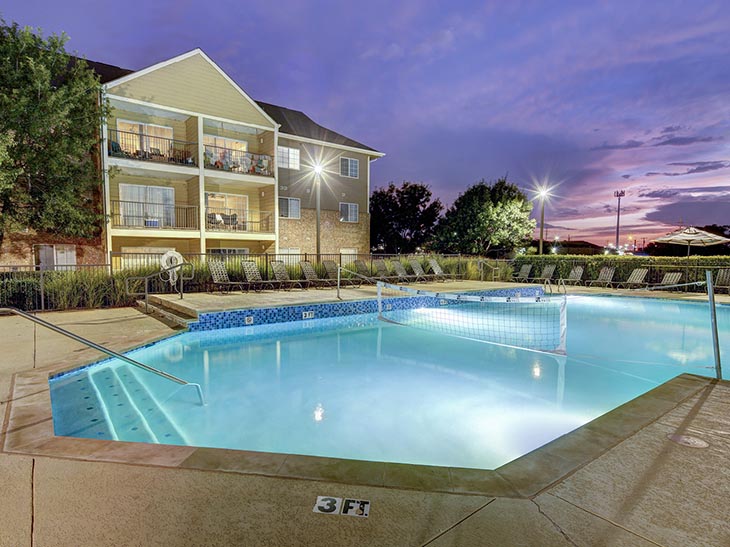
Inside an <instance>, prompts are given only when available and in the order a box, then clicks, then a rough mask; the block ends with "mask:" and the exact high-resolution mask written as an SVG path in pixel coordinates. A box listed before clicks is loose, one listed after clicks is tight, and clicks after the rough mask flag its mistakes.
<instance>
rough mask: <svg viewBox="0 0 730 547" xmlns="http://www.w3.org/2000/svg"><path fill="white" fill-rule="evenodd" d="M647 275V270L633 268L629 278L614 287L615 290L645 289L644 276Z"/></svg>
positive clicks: (646, 284)
mask: <svg viewBox="0 0 730 547" xmlns="http://www.w3.org/2000/svg"><path fill="white" fill-rule="evenodd" d="M648 273H649V268H634V271H633V272H631V275H629V278H628V279H627V280H626V281H622V282H621V283H618V284H617V285H616V288H626V289H633V288H638V287H646V286H648V283H647V282H646V281H645V279H646V274H648Z"/></svg>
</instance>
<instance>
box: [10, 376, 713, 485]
mask: <svg viewBox="0 0 730 547" xmlns="http://www.w3.org/2000/svg"><path fill="white" fill-rule="evenodd" d="M74 368H78V365H77V366H76V367H74ZM55 373H56V371H48V370H34V371H29V372H19V373H16V374H15V375H13V380H12V385H11V399H10V400H9V402H8V405H7V409H6V411H5V416H4V417H3V421H2V430H0V441H2V442H1V443H0V451H2V452H8V453H15V454H24V455H31V456H50V457H57V458H65V459H75V460H84V461H96V462H100V461H103V462H117V463H128V464H135V465H145V466H159V467H172V468H181V469H191V470H208V471H217V472H229V473H238V474H244V475H264V476H270V477H277V478H287V479H299V480H311V481H327V482H335V483H344V484H354V485H365V486H376V487H384V488H398V489H412V490H420V491H426V492H441V493H454V494H470V495H481V496H485V495H486V496H495V497H508V498H531V497H533V496H535V495H537V494H539V493H540V492H542V491H543V490H545V489H547V488H548V487H550V486H551V485H553V484H554V483H556V482H559V481H560V480H562V479H564V478H565V477H566V476H568V475H571V474H572V473H574V472H575V471H577V470H578V469H580V468H582V467H584V466H585V465H587V464H588V463H590V462H591V461H593V460H595V459H596V458H598V457H599V456H601V455H602V454H603V453H605V452H606V451H608V450H610V449H611V448H613V447H614V446H616V445H618V444H619V443H621V442H623V441H624V440H625V439H627V438H629V437H630V436H632V435H634V434H635V433H637V432H638V431H640V430H641V429H643V428H644V427H646V426H647V425H649V424H651V423H653V422H655V421H657V420H658V419H659V418H661V417H662V416H663V415H664V414H666V413H667V412H670V411H671V410H673V409H674V408H676V407H677V406H679V405H680V404H682V403H683V402H684V401H686V400H687V399H689V398H691V397H692V396H694V395H695V394H697V393H698V392H699V391H700V390H702V389H703V388H704V387H706V386H708V385H709V384H715V383H718V382H719V381H718V380H715V379H712V378H708V377H703V376H697V375H693V374H688V373H684V374H681V375H679V376H677V377H675V378H673V379H671V380H669V381H667V382H665V383H664V384H661V385H659V386H657V387H656V388H654V389H652V390H651V391H649V392H647V393H645V394H643V395H640V396H639V397H637V398H635V399H633V400H631V401H628V402H627V403H624V404H623V405H621V406H619V407H617V408H615V409H613V410H611V411H610V412H608V413H606V414H604V415H602V416H600V417H598V418H596V419H594V420H592V421H591V422H588V423H587V424H585V425H583V426H581V427H579V428H578V429H576V430H574V431H571V432H570V433H567V434H565V435H563V436H561V437H559V438H557V439H555V440H553V441H551V442H549V443H547V444H546V445H543V446H541V447H540V448H537V449H535V450H533V451H532V452H529V453H528V454H525V455H523V456H521V457H519V458H517V459H515V460H513V461H511V462H509V463H507V464H505V465H502V466H501V467H499V468H497V469H494V470H484V469H465V468H458V467H436V466H429V465H415V464H401V463H388V462H372V461H364V460H347V459H340V458H328V457H319V456H304V455H297V454H278V453H269V452H255V451H246V450H232V449H220V448H205V447H191V446H177V445H163V444H148V443H135V442H124V441H110V440H97V439H84V438H74V437H61V436H56V435H55V434H54V431H53V418H52V410H51V398H50V389H49V384H48V380H49V378H50V377H51V375H54V374H55ZM723 383H725V382H723Z"/></svg>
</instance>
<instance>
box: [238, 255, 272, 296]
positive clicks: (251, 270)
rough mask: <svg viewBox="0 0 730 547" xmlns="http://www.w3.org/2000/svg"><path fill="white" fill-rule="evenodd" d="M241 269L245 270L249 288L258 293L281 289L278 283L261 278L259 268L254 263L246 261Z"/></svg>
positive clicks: (242, 263)
mask: <svg viewBox="0 0 730 547" xmlns="http://www.w3.org/2000/svg"><path fill="white" fill-rule="evenodd" d="M241 267H242V268H243V275H244V276H245V277H246V281H247V282H248V284H249V287H251V288H253V290H255V291H256V292H259V291H263V290H265V289H271V290H275V289H278V288H280V287H281V284H280V283H279V282H278V281H268V280H265V279H264V278H263V277H261V272H260V271H259V267H258V265H257V264H256V263H255V262H254V261H252V260H244V261H242V262H241Z"/></svg>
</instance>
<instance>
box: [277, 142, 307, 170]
mask: <svg viewBox="0 0 730 547" xmlns="http://www.w3.org/2000/svg"><path fill="white" fill-rule="evenodd" d="M293 152H296V154H295V155H296V167H293V162H292V153H293ZM284 156H286V161H285V160H284ZM276 160H277V161H278V162H279V167H280V168H283V169H291V170H293V171H299V170H300V169H301V166H302V164H301V153H300V151H299V148H293V147H291V146H282V145H279V146H277V148H276Z"/></svg>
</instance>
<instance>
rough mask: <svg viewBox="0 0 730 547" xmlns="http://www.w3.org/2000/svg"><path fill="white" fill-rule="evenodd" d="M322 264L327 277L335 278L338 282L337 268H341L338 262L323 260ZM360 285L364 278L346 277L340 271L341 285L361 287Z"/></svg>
mask: <svg viewBox="0 0 730 547" xmlns="http://www.w3.org/2000/svg"><path fill="white" fill-rule="evenodd" d="M322 265H323V266H324V272H325V273H326V274H327V278H328V279H334V280H335V283H336V282H337V270H338V269H339V266H338V265H337V263H336V262H335V261H334V260H323V261H322ZM360 285H362V280H361V279H360V278H359V277H344V276H343V275H342V273H341V272H340V287H359V286H360Z"/></svg>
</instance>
